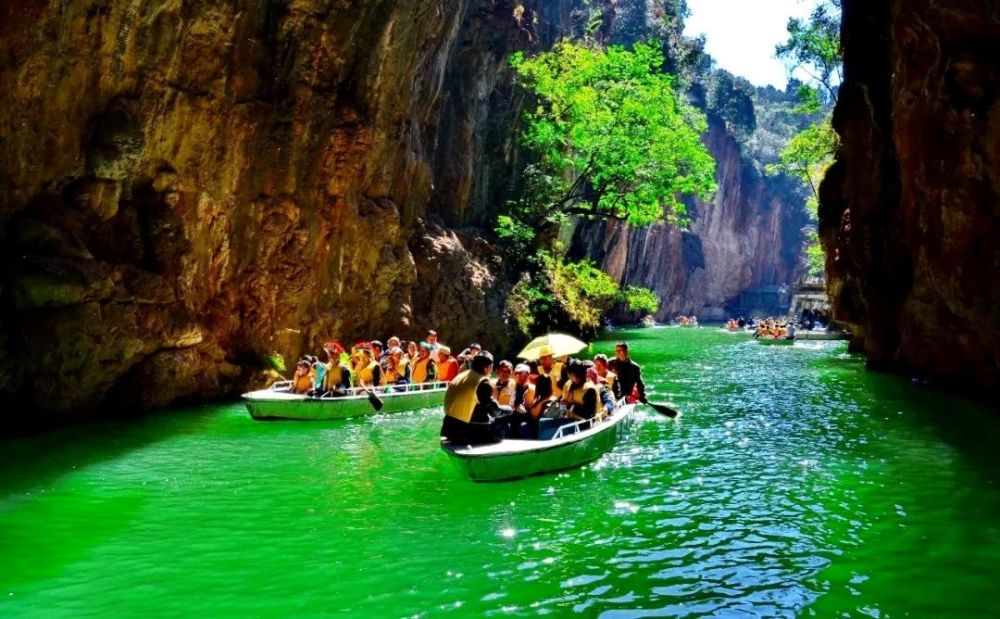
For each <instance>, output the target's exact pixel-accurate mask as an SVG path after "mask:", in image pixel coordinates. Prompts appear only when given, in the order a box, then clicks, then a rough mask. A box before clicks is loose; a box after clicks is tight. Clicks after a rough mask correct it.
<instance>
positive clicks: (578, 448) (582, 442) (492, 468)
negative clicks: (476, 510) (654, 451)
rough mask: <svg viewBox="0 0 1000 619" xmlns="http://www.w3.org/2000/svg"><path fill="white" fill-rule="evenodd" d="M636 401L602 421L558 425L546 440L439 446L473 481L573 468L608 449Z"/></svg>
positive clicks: (622, 431)
mask: <svg viewBox="0 0 1000 619" xmlns="http://www.w3.org/2000/svg"><path fill="white" fill-rule="evenodd" d="M634 410H635V404H625V405H622V406H619V407H618V408H617V409H615V413H614V414H613V415H612V416H610V417H606V418H605V419H603V420H601V421H593V420H590V419H588V420H586V421H578V422H576V423H573V424H568V425H565V426H560V427H559V428H558V429H557V430H556V432H555V434H554V435H553V436H552V438H549V439H545V440H537V441H536V440H522V439H507V440H504V441H501V442H499V443H490V444H488V445H476V446H469V445H452V444H450V443H442V444H441V448H442V449H443V450H444V451H445V453H447V454H448V456H449V459H450V460H451V461H452V463H453V464H454V465H455V466H456V467H457V468H458V469H459V470H460V471H461V472H463V473H465V474H466V475H467V476H468V477H470V478H471V479H472V480H474V481H502V480H506V479H518V478H520V477H528V476H530V475H538V474H540V473H551V472H553V471H560V470H563V469H568V468H572V467H575V466H579V465H581V464H585V463H587V462H591V461H593V460H596V459H598V458H600V457H601V456H602V455H604V454H605V453H607V452H608V451H610V450H611V449H612V448H613V447H614V446H615V444H616V443H617V442H618V439H620V438H621V437H622V436H623V435H624V434H625V432H626V431H627V430H628V427H629V426H630V422H631V419H632V412H633V411H634Z"/></svg>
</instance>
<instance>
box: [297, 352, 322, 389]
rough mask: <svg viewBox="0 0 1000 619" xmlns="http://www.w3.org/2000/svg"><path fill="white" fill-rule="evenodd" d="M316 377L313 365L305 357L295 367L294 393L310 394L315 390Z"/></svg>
mask: <svg viewBox="0 0 1000 619" xmlns="http://www.w3.org/2000/svg"><path fill="white" fill-rule="evenodd" d="M315 380H316V375H315V374H314V373H313V370H312V363H311V362H310V361H309V359H307V358H305V357H303V358H301V359H299V362H298V364H297V365H296V366H295V374H294V375H293V376H292V393H301V394H305V393H308V392H309V390H310V389H312V388H313V383H314V382H315Z"/></svg>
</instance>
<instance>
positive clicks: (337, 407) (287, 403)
mask: <svg viewBox="0 0 1000 619" xmlns="http://www.w3.org/2000/svg"><path fill="white" fill-rule="evenodd" d="M447 386H448V385H447V383H440V382H439V383H423V384H419V385H405V386H401V387H399V388H402V389H405V390H404V391H383V390H381V389H376V390H375V393H376V394H377V395H378V399H380V400H381V401H382V405H381V407H379V408H378V409H377V410H376V408H375V407H374V406H373V405H372V402H371V399H370V396H369V395H368V391H366V390H364V389H351V390H350V391H349V392H348V395H343V396H328V397H323V398H317V397H310V396H307V395H303V394H299V393H292V392H291V387H292V381H290V380H286V381H279V382H277V383H275V384H273V385H271V387H270V388H268V389H261V390H259V391H251V392H250V393H244V394H243V403H244V404H245V405H246V407H247V411H248V412H249V413H250V416H251V417H253V418H254V419H261V420H264V419H297V420H306V421H326V420H331V419H348V418H350V417H363V416H366V415H374V414H377V413H378V414H381V413H401V412H405V411H413V410H417V409H420V408H428V407H431V406H440V405H441V404H442V403H443V402H444V392H445V390H446V389H447ZM394 389H396V387H394Z"/></svg>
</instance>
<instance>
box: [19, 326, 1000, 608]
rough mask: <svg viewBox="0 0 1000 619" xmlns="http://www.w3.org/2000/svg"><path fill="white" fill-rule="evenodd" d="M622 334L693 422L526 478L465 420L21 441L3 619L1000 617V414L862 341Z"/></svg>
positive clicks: (206, 421)
mask: <svg viewBox="0 0 1000 619" xmlns="http://www.w3.org/2000/svg"><path fill="white" fill-rule="evenodd" d="M614 336H615V337H626V338H627V339H628V340H629V341H630V342H631V343H632V345H633V356H634V357H635V358H636V360H637V361H639V362H640V363H641V364H642V365H643V366H644V375H645V377H646V379H647V383H648V384H649V385H650V391H651V392H653V393H654V394H655V395H656V398H655V399H663V400H669V401H672V402H674V403H675V404H676V405H677V406H678V407H679V408H681V409H682V410H683V412H684V415H683V417H682V418H681V419H680V420H678V421H677V422H674V421H670V420H667V419H666V418H663V417H660V416H657V415H655V413H651V412H645V413H642V414H641V415H640V416H639V417H638V418H637V420H636V423H635V424H634V425H633V428H632V431H631V434H630V436H628V437H627V439H626V440H624V441H623V442H621V443H620V444H619V445H618V447H617V448H616V449H615V450H614V451H612V452H611V453H609V454H607V455H606V456H604V457H603V458H602V459H601V460H599V461H597V462H595V463H593V464H591V465H587V466H585V467H582V468H579V469H576V470H571V471H569V472H564V473H560V474H554V475H547V476H541V477H535V478H530V479H525V480H520V481H514V482H506V483H495V484H474V483H472V482H469V481H466V480H465V479H463V478H461V477H459V476H458V473H457V472H456V471H455V470H454V469H453V468H452V467H451V464H450V463H449V462H448V460H447V458H446V456H445V455H444V454H443V453H441V452H440V451H439V449H438V447H437V440H438V439H437V433H438V429H439V427H440V415H441V412H440V409H428V410H422V411H416V412H413V413H403V414H396V415H385V416H378V417H370V418H365V419H359V420H349V421H342V422H328V423H327V422H319V423H307V422H254V421H252V420H251V419H250V417H249V416H248V415H247V414H246V412H245V410H244V409H243V406H242V405H241V404H239V403H237V402H233V403H231V404H222V405H213V406H205V407H198V408H190V409H183V410H176V411H167V412H164V413H161V414H157V415H154V416H151V417H147V418H144V419H141V420H138V421H131V422H117V423H110V422H109V423H99V424H91V425H84V426H77V427H72V428H67V429H65V430H62V431H59V432H55V433H51V434H48V435H45V436H40V437H34V438H30V439H20V440H16V441H8V442H5V443H0V449H2V453H3V457H2V464H0V467H2V468H0V559H2V562H0V617H4V618H9V617H87V616H100V617H104V616H116V617H202V616H205V617H219V616H239V617H290V616H317V615H329V616H358V617H405V616H420V617H422V616H428V617H434V616H463V617H464V616H469V617H483V616H487V617H507V616H536V615H552V616H570V615H575V616H584V617H591V616H602V617H635V616H684V617H702V616H733V617H741V616H742V617H752V616H761V617H784V616H817V617H833V616H872V617H907V616H909V617H935V618H937V617H991V616H992V617H996V616H1000V610H998V609H997V606H998V602H997V595H996V592H997V591H1000V585H998V583H1000V488H998V483H1000V479H998V477H1000V417H997V416H996V414H995V412H993V411H988V410H984V409H980V408H977V407H976V406H973V405H971V404H969V403H967V402H964V401H963V400H961V399H958V398H954V397H951V396H948V395H944V394H940V393H936V392H933V391H929V390H927V389H924V388H922V387H919V386H915V385H913V384H911V382H910V381H908V380H906V379H905V378H900V377H895V376H887V375H880V374H873V373H868V372H866V371H865V370H864V368H863V361H862V359H861V358H860V357H857V356H854V355H850V354H848V353H847V352H846V346H845V345H844V343H842V342H800V343H797V344H796V345H795V346H794V347H776V346H762V345H759V344H757V343H755V342H752V341H750V340H749V339H748V338H746V336H744V335H742V334H740V335H730V334H727V333H723V332H720V331H718V330H715V329H708V328H701V329H676V328H664V329H649V330H636V331H629V332H625V333H621V332H619V333H616V334H614ZM613 341H614V340H613V339H606V340H604V341H602V342H598V343H596V344H595V345H594V347H593V352H612V351H613ZM651 399H653V398H651ZM7 414H8V415H9V414H11V412H10V411H8V412H7Z"/></svg>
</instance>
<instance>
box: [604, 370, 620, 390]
mask: <svg viewBox="0 0 1000 619" xmlns="http://www.w3.org/2000/svg"><path fill="white" fill-rule="evenodd" d="M600 378H603V379H604V385H605V386H606V387H607V388H608V391H610V392H611V393H614V392H615V380H617V379H618V375H617V374H615V373H614V372H612V371H611V370H608V373H607V374H605V375H604V376H603V377H600Z"/></svg>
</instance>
